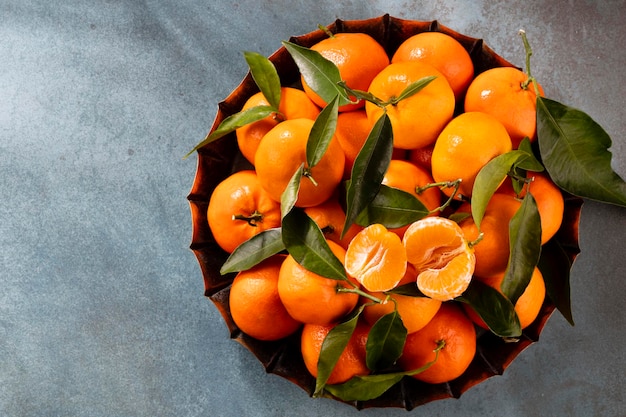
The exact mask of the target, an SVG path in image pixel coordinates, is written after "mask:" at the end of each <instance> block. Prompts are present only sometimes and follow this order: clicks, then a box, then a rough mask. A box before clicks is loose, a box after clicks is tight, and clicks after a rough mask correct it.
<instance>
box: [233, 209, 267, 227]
mask: <svg viewBox="0 0 626 417" xmlns="http://www.w3.org/2000/svg"><path fill="white" fill-rule="evenodd" d="M232 219H233V220H244V221H246V222H247V223H248V224H249V225H250V226H252V227H256V225H257V223H259V222H260V221H262V220H263V214H261V213H259V212H258V211H257V210H255V211H254V213H252V214H251V215H249V216H246V215H244V214H233V217H232Z"/></svg>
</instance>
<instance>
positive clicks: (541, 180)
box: [498, 172, 565, 245]
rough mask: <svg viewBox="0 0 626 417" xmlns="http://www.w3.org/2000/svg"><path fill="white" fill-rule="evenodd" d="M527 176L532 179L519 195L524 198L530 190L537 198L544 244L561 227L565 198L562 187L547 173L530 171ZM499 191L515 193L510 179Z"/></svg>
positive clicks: (542, 242)
mask: <svg viewBox="0 0 626 417" xmlns="http://www.w3.org/2000/svg"><path fill="white" fill-rule="evenodd" d="M527 177H528V179H529V180H530V181H529V182H528V183H526V184H525V185H524V187H523V188H522V191H521V192H520V193H519V194H518V195H517V197H518V198H524V196H525V195H526V193H527V192H528V191H529V190H530V194H531V195H532V196H533V197H534V198H535V202H536V203H537V210H538V211H539V217H540V218H541V244H542V245H543V244H545V243H546V242H548V241H549V240H550V239H551V238H552V237H553V236H554V235H555V234H556V232H557V231H558V230H559V229H560V228H561V223H563V213H564V210H565V200H564V199H563V194H562V193H561V189H560V188H559V187H557V185H556V184H555V183H554V182H552V180H551V179H550V178H549V177H548V176H547V175H546V174H545V173H542V172H532V173H530V172H529V173H528V174H527ZM498 192H499V193H504V194H510V195H515V192H514V191H513V187H512V186H511V182H510V181H505V183H504V184H502V186H501V187H500V188H499V189H498Z"/></svg>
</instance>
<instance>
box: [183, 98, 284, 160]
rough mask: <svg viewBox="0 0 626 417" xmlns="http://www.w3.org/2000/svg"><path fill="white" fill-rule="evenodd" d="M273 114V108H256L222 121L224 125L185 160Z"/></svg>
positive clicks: (198, 145)
mask: <svg viewBox="0 0 626 417" xmlns="http://www.w3.org/2000/svg"><path fill="white" fill-rule="evenodd" d="M273 113H276V109H275V108H273V107H271V106H255V107H251V108H249V109H247V110H243V111H240V112H239V113H235V114H233V115H230V116H228V117H227V118H225V119H224V120H222V123H220V125H219V126H218V127H217V129H215V130H214V131H213V132H211V133H210V134H209V135H208V136H207V137H206V138H204V140H203V141H202V142H200V143H199V144H197V145H196V146H195V147H194V148H193V149H192V150H191V151H189V153H188V154H187V155H185V158H187V157H188V156H189V155H191V154H192V153H194V152H195V151H197V150H198V149H200V148H202V147H203V146H205V145H208V144H209V143H211V142H213V141H216V140H217V139H219V138H221V137H223V136H226V135H227V134H229V133H231V132H234V131H235V130H237V129H239V128H240V127H243V126H245V125H247V124H250V123H254V122H257V121H259V120H262V119H265V118H266V117H267V116H269V115H271V114H273Z"/></svg>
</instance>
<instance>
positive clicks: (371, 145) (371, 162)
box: [343, 113, 393, 232]
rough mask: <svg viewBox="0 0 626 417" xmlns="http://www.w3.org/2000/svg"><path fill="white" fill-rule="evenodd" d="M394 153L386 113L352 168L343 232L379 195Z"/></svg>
mask: <svg viewBox="0 0 626 417" xmlns="http://www.w3.org/2000/svg"><path fill="white" fill-rule="evenodd" d="M392 153H393V133H392V130H391V121H390V120H389V116H388V115H387V114H386V113H383V115H382V116H381V117H380V118H379V119H378V120H377V121H376V123H375V124H374V127H372V130H371V131H370V133H369V135H368V137H367V139H366V140H365V143H364V144H363V147H362V148H361V151H360V152H359V154H358V155H357V157H356V159H355V161H354V165H353V167H352V175H351V178H350V181H349V182H348V188H347V190H346V220H345V223H344V226H343V230H344V232H345V231H347V230H348V229H349V228H350V226H352V224H353V223H354V221H355V220H356V218H357V216H358V215H359V213H361V212H362V211H363V210H364V209H365V208H366V207H367V205H368V204H369V203H370V202H371V201H372V200H373V199H374V197H376V194H378V190H379V189H380V184H381V182H382V180H383V178H384V176H385V173H386V172H387V169H388V168H389V161H391V154H392Z"/></svg>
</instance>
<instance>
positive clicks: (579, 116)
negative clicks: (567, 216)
mask: <svg viewBox="0 0 626 417" xmlns="http://www.w3.org/2000/svg"><path fill="white" fill-rule="evenodd" d="M537 138H538V139H537V140H538V142H539V150H540V153H541V158H542V161H543V163H544V165H545V167H546V170H547V171H548V173H549V174H550V177H551V178H552V180H553V181H554V182H555V183H556V184H557V185H558V186H559V187H561V188H562V189H563V190H565V191H567V192H569V193H571V194H574V195H577V196H580V197H584V198H589V199H592V200H597V201H600V202H604V203H611V204H616V205H619V206H623V207H626V182H624V180H623V179H622V178H621V177H620V176H619V175H617V173H615V171H613V169H612V167H611V152H610V151H609V150H608V149H609V148H610V147H611V138H610V137H609V135H608V134H607V133H606V132H605V131H604V129H602V127H601V126H600V125H599V124H598V123H596V122H595V121H594V120H593V119H592V118H591V117H590V116H589V115H587V114H585V113H584V112H582V111H580V110H577V109H575V108H572V107H569V106H566V105H564V104H561V103H559V102H557V101H554V100H550V99H547V98H543V97H537Z"/></svg>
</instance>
